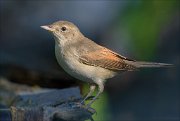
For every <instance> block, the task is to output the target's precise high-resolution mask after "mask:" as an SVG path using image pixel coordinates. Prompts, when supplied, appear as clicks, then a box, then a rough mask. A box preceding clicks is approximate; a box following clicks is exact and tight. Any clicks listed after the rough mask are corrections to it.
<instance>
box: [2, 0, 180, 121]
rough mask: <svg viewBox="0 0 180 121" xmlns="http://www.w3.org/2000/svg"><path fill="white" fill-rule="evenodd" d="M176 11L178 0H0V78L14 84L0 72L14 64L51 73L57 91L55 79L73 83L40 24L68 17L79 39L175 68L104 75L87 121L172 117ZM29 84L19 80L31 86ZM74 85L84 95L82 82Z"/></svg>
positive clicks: (179, 16)
mask: <svg viewBox="0 0 180 121" xmlns="http://www.w3.org/2000/svg"><path fill="white" fill-rule="evenodd" d="M179 10H180V2H179V0H151V1H150V0H138V1H131V0H128V1H124V0H122V1H50V0H49V1H48V0H46V1H31V0H29V1H18V0H13V1H11V0H1V1H0V67H1V70H0V76H4V77H6V78H9V79H10V80H11V81H14V80H15V79H16V81H18V79H19V78H18V77H16V76H17V75H16V73H15V74H14V73H13V74H14V75H13V78H12V75H11V74H9V73H8V74H7V68H11V66H14V65H15V66H16V67H22V68H25V69H27V70H33V71H36V72H37V73H51V74H55V75H56V77H57V78H56V79H55V80H56V81H55V82H56V84H55V85H56V86H53V85H52V86H51V88H54V87H56V88H60V86H59V87H58V86H57V83H58V84H59V85H63V84H62V82H61V80H60V79H58V77H59V78H61V79H63V78H64V79H65V80H66V79H67V78H68V79H70V80H73V81H74V82H78V80H76V79H74V78H72V77H69V76H68V75H67V74H66V73H65V72H64V71H63V70H62V69H61V68H60V67H59V66H58V64H57V62H56V59H55V57H54V40H53V37H52V36H51V35H50V34H49V33H47V32H46V31H44V30H43V29H41V28H40V26H41V25H45V24H50V23H52V22H55V21H58V20H67V21H71V22H73V23H74V24H76V25H77V26H78V27H79V28H80V30H81V32H82V33H83V34H84V35H85V36H86V37H88V38H90V39H92V40H93V41H95V42H97V43H98V44H100V45H103V46H106V47H107V48H109V49H112V50H113V51H116V52H117V53H120V54H122V55H124V56H126V57H129V58H132V59H136V60H144V61H154V62H164V63H172V64H174V65H175V67H174V68H169V69H143V70H140V71H136V72H127V73H123V74H121V75H119V76H117V77H115V78H113V79H109V80H108V81H107V83H106V85H105V91H104V93H103V94H102V95H101V97H100V98H99V99H98V100H97V101H96V102H95V103H94V104H93V108H95V109H96V111H97V114H95V115H94V120H95V121H115V120H117V121H126V120H128V121H147V120H148V121H150V120H152V121H157V120H166V121H178V120H180V115H179V114H180V108H179V107H180V97H179V95H180V94H179V87H180V83H179V80H180V76H179V74H178V72H180V68H179V67H180V46H179V45H180V40H179V39H180V36H179V33H180V11H179ZM178 43H179V44H178ZM62 77H63V78H62ZM54 78H55V77H54ZM47 80H48V79H47ZM32 81H34V80H33V79H32V80H31V79H29V81H28V83H27V82H26V81H25V80H24V82H23V81H21V83H22V82H23V83H26V84H31V85H36V83H31V82H32ZM40 81H41V82H40V86H42V85H43V87H49V85H48V83H50V82H51V83H53V80H48V81H46V82H48V83H47V85H46V84H43V80H40ZM38 84H39V83H38ZM38 84H37V85H38ZM75 85H79V84H77V83H76V84H75ZM80 85H82V86H81V87H82V92H83V95H85V94H86V93H87V91H88V85H87V84H84V83H80ZM61 88H63V87H62V86H61Z"/></svg>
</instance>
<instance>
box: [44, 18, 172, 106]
mask: <svg viewBox="0 0 180 121" xmlns="http://www.w3.org/2000/svg"><path fill="white" fill-rule="evenodd" d="M41 27H42V28H44V29H46V30H48V31H50V32H51V33H52V34H53V35H54V39H55V55H56V59H57V61H58V63H59V65H61V67H62V68H63V69H64V70H65V71H66V72H67V73H68V74H70V75H71V76H73V77H75V78H77V79H79V80H81V81H84V82H87V83H89V84H90V91H89V93H88V94H87V96H86V97H85V98H84V99H83V101H82V102H81V103H83V102H84V101H85V100H86V99H87V98H88V97H90V96H91V95H92V93H93V92H94V90H95V88H96V86H97V87H98V92H97V94H96V96H95V97H94V98H93V99H92V100H91V102H89V103H88V106H90V105H91V104H92V103H93V102H94V101H95V100H96V99H97V97H98V96H99V95H100V94H101V93H102V92H103V90H104V83H105V82H106V80H107V79H109V78H112V77H114V76H115V75H116V74H118V73H121V72H124V71H133V70H137V69H138V68H144V67H167V66H171V64H165V63H152V62H143V61H136V60H132V59H128V58H126V57H124V56H122V55H120V54H118V53H116V52H113V51H111V50H109V49H107V48H106V47H103V46H100V45H98V44H96V43H95V42H93V41H92V40H90V39H88V38H87V37H85V36H84V35H83V34H82V33H81V32H80V30H79V29H78V27H77V26H76V25H74V24H73V23H71V22H68V21H57V22H55V23H53V24H50V25H45V26H41Z"/></svg>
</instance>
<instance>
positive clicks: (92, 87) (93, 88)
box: [81, 84, 96, 104]
mask: <svg viewBox="0 0 180 121" xmlns="http://www.w3.org/2000/svg"><path fill="white" fill-rule="evenodd" d="M95 88H96V85H95V84H90V90H89V92H88V94H87V95H86V97H85V98H84V99H83V100H82V101H81V104H82V103H83V102H84V101H85V100H86V99H87V98H88V97H90V96H91V95H92V93H93V92H94V90H95Z"/></svg>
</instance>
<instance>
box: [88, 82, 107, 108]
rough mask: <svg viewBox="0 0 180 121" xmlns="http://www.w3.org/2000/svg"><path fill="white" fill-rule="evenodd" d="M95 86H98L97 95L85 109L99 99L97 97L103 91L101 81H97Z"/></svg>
mask: <svg viewBox="0 0 180 121" xmlns="http://www.w3.org/2000/svg"><path fill="white" fill-rule="evenodd" d="M97 85H98V93H97V95H96V96H95V97H94V98H93V99H92V100H91V102H90V103H88V104H87V107H90V106H91V104H92V103H93V102H94V101H95V100H96V99H97V98H98V97H99V95H100V94H101V93H102V92H103V90H104V84H103V82H102V81H98V83H97Z"/></svg>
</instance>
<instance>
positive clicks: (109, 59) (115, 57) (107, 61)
mask: <svg viewBox="0 0 180 121" xmlns="http://www.w3.org/2000/svg"><path fill="white" fill-rule="evenodd" d="M126 60H127V61H133V60H130V59H127V58H126V57H124V56H121V55H119V54H117V53H115V52H113V51H111V50H109V49H107V48H105V47H102V46H98V49H96V50H94V51H87V52H86V53H84V54H83V55H81V56H80V57H79V61H80V62H81V63H84V64H87V65H90V66H99V67H102V68H106V69H109V70H114V71H120V70H135V69H136V68H135V66H133V65H130V64H127V63H126Z"/></svg>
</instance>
